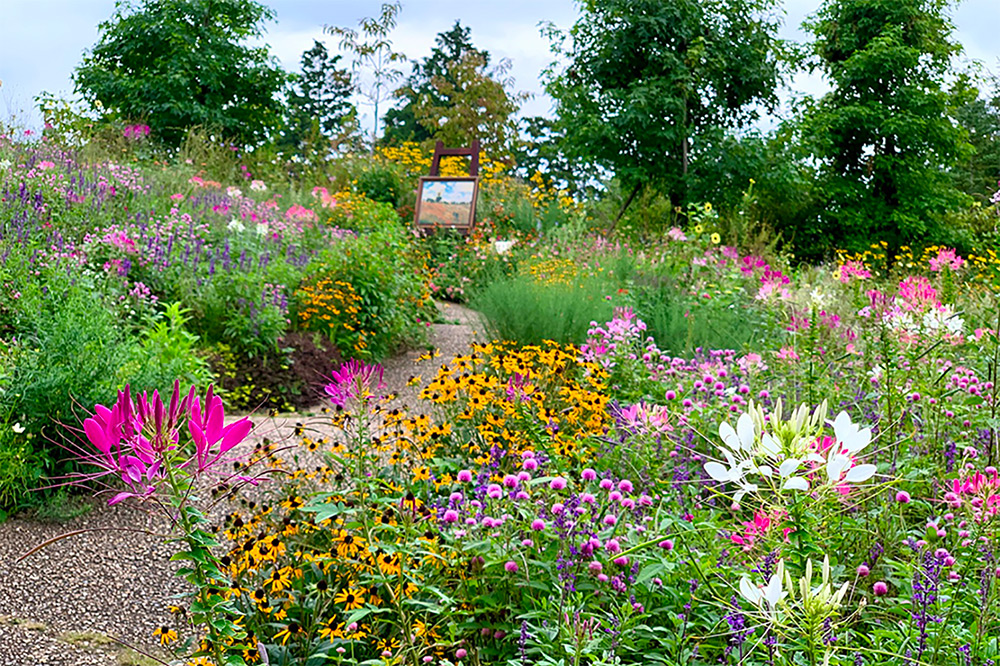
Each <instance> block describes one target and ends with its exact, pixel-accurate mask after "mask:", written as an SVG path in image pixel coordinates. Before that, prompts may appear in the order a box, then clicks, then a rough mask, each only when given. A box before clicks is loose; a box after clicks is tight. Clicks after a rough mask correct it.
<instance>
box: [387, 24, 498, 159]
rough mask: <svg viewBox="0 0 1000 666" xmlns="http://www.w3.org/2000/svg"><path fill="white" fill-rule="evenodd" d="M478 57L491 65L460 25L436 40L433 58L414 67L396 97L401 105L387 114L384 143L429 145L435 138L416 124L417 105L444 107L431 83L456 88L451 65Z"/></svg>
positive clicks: (418, 123) (470, 33) (431, 133)
mask: <svg viewBox="0 0 1000 666" xmlns="http://www.w3.org/2000/svg"><path fill="white" fill-rule="evenodd" d="M468 53H475V54H478V55H479V56H481V57H482V59H483V61H484V64H486V65H489V62H490V54H489V52H487V51H484V50H482V49H478V48H476V47H475V46H474V45H473V43H472V30H471V29H470V28H467V27H463V26H462V24H461V22H460V21H455V25H454V26H452V28H451V30H448V31H447V32H441V33H439V34H438V35H437V37H436V38H435V39H434V48H433V49H432V50H431V54H430V55H429V56H428V57H426V58H424V59H423V61H422V62H415V63H413V71H412V72H411V73H410V76H409V77H407V79H406V82H405V83H404V85H402V86H400V87H399V88H398V89H397V90H396V92H395V93H394V95H395V96H396V98H397V99H398V100H399V101H400V104H399V106H397V107H394V108H391V109H389V110H388V111H387V112H386V114H385V134H384V135H383V141H384V142H385V143H387V144H398V143H402V142H403V141H417V142H422V141H427V140H428V139H430V138H431V137H432V136H433V134H434V133H433V132H432V131H429V130H428V129H427V128H426V127H424V125H423V124H421V123H420V122H419V121H418V120H417V116H416V112H415V109H416V107H417V104H418V102H419V101H420V100H421V98H422V99H423V100H425V102H424V103H425V105H427V104H430V105H436V106H441V105H442V104H444V100H442V99H441V97H440V95H439V93H438V91H437V88H436V87H435V86H434V84H433V83H432V82H433V81H434V80H435V79H437V80H438V81H439V82H447V83H449V84H451V85H455V84H456V83H457V82H456V81H454V80H453V79H451V78H450V75H449V72H448V66H449V63H452V62H457V61H459V60H461V59H462V58H463V57H464V56H465V55H466V54H468Z"/></svg>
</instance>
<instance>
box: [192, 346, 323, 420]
mask: <svg viewBox="0 0 1000 666" xmlns="http://www.w3.org/2000/svg"><path fill="white" fill-rule="evenodd" d="M282 345H283V347H284V349H285V350H289V351H287V353H286V354H278V353H275V354H273V355H267V356H258V357H256V358H234V357H232V356H229V357H224V356H222V355H217V356H215V357H213V358H211V359H209V362H210V363H211V364H212V369H213V370H214V371H215V372H216V374H217V376H218V377H219V386H220V388H221V389H222V393H223V394H224V397H225V399H226V404H227V406H232V407H233V408H234V409H245V410H247V411H254V410H258V409H265V410H272V409H275V410H278V411H280V412H290V411H302V410H304V409H308V408H310V407H314V406H316V405H318V404H320V403H321V402H323V400H324V393H323V386H324V385H325V384H326V382H327V379H328V378H329V376H330V373H331V372H333V370H334V369H335V368H338V367H340V364H341V363H342V362H343V359H342V358H341V357H340V353H339V352H338V351H337V349H336V348H335V347H334V346H333V344H332V343H331V342H330V341H329V340H327V339H326V338H324V337H322V336H317V335H315V334H313V333H303V332H296V333H289V334H288V335H286V336H285V337H284V338H283V340H282Z"/></svg>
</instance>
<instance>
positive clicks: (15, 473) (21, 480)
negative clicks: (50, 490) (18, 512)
mask: <svg viewBox="0 0 1000 666" xmlns="http://www.w3.org/2000/svg"><path fill="white" fill-rule="evenodd" d="M15 428H16V430H15ZM32 438H33V435H32V434H31V433H26V432H24V431H23V429H22V427H21V425H20V424H18V423H7V422H4V423H0V522H2V521H3V520H4V519H5V518H6V517H7V512H8V511H10V510H11V509H15V508H17V507H19V506H20V505H22V504H23V503H24V502H25V498H26V497H27V495H28V493H29V492H31V491H32V490H34V489H35V488H37V487H38V485H39V483H40V480H41V477H42V473H43V471H44V470H45V463H46V459H45V456H43V455H42V454H41V453H39V452H38V451H37V450H36V449H35V447H34V446H33V445H32Z"/></svg>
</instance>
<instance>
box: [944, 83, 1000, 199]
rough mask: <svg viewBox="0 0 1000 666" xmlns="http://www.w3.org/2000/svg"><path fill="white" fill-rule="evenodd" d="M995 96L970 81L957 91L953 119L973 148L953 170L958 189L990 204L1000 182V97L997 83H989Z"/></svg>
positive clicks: (955, 87) (956, 87)
mask: <svg viewBox="0 0 1000 666" xmlns="http://www.w3.org/2000/svg"><path fill="white" fill-rule="evenodd" d="M988 85H989V86H990V87H991V88H992V89H993V90H994V92H993V93H992V94H989V93H985V94H981V93H980V91H979V90H978V89H977V88H976V87H975V86H974V85H973V84H972V82H970V81H966V80H965V79H964V77H963V79H962V80H960V81H959V82H958V84H956V85H955V86H953V90H955V93H956V94H955V98H956V100H955V110H954V114H953V115H954V119H955V122H956V123H958V125H959V127H961V128H962V129H963V130H965V132H966V135H965V136H966V140H967V141H968V142H969V145H970V146H971V148H972V149H971V150H969V151H967V152H966V153H965V155H964V158H963V159H961V160H960V161H959V162H958V164H957V165H956V166H955V168H954V169H953V171H952V175H953V176H954V179H955V186H956V187H957V188H958V189H960V190H962V191H963V192H965V193H966V194H969V195H971V196H972V197H974V198H975V200H976V201H979V202H980V203H987V202H989V200H990V198H991V197H992V196H993V193H994V192H996V191H997V181H998V180H1000V94H998V93H997V92H996V91H997V82H996V80H995V79H994V80H992V81H988Z"/></svg>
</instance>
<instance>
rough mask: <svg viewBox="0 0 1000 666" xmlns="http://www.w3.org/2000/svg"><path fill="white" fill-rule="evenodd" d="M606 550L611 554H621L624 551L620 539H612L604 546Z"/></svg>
mask: <svg viewBox="0 0 1000 666" xmlns="http://www.w3.org/2000/svg"><path fill="white" fill-rule="evenodd" d="M604 548H605V550H607V551H608V552H609V553H611V554H614V553H620V552H621V550H622V547H621V544H619V543H618V539H611V540H610V541H608V542H607V543H606V544H604Z"/></svg>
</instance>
